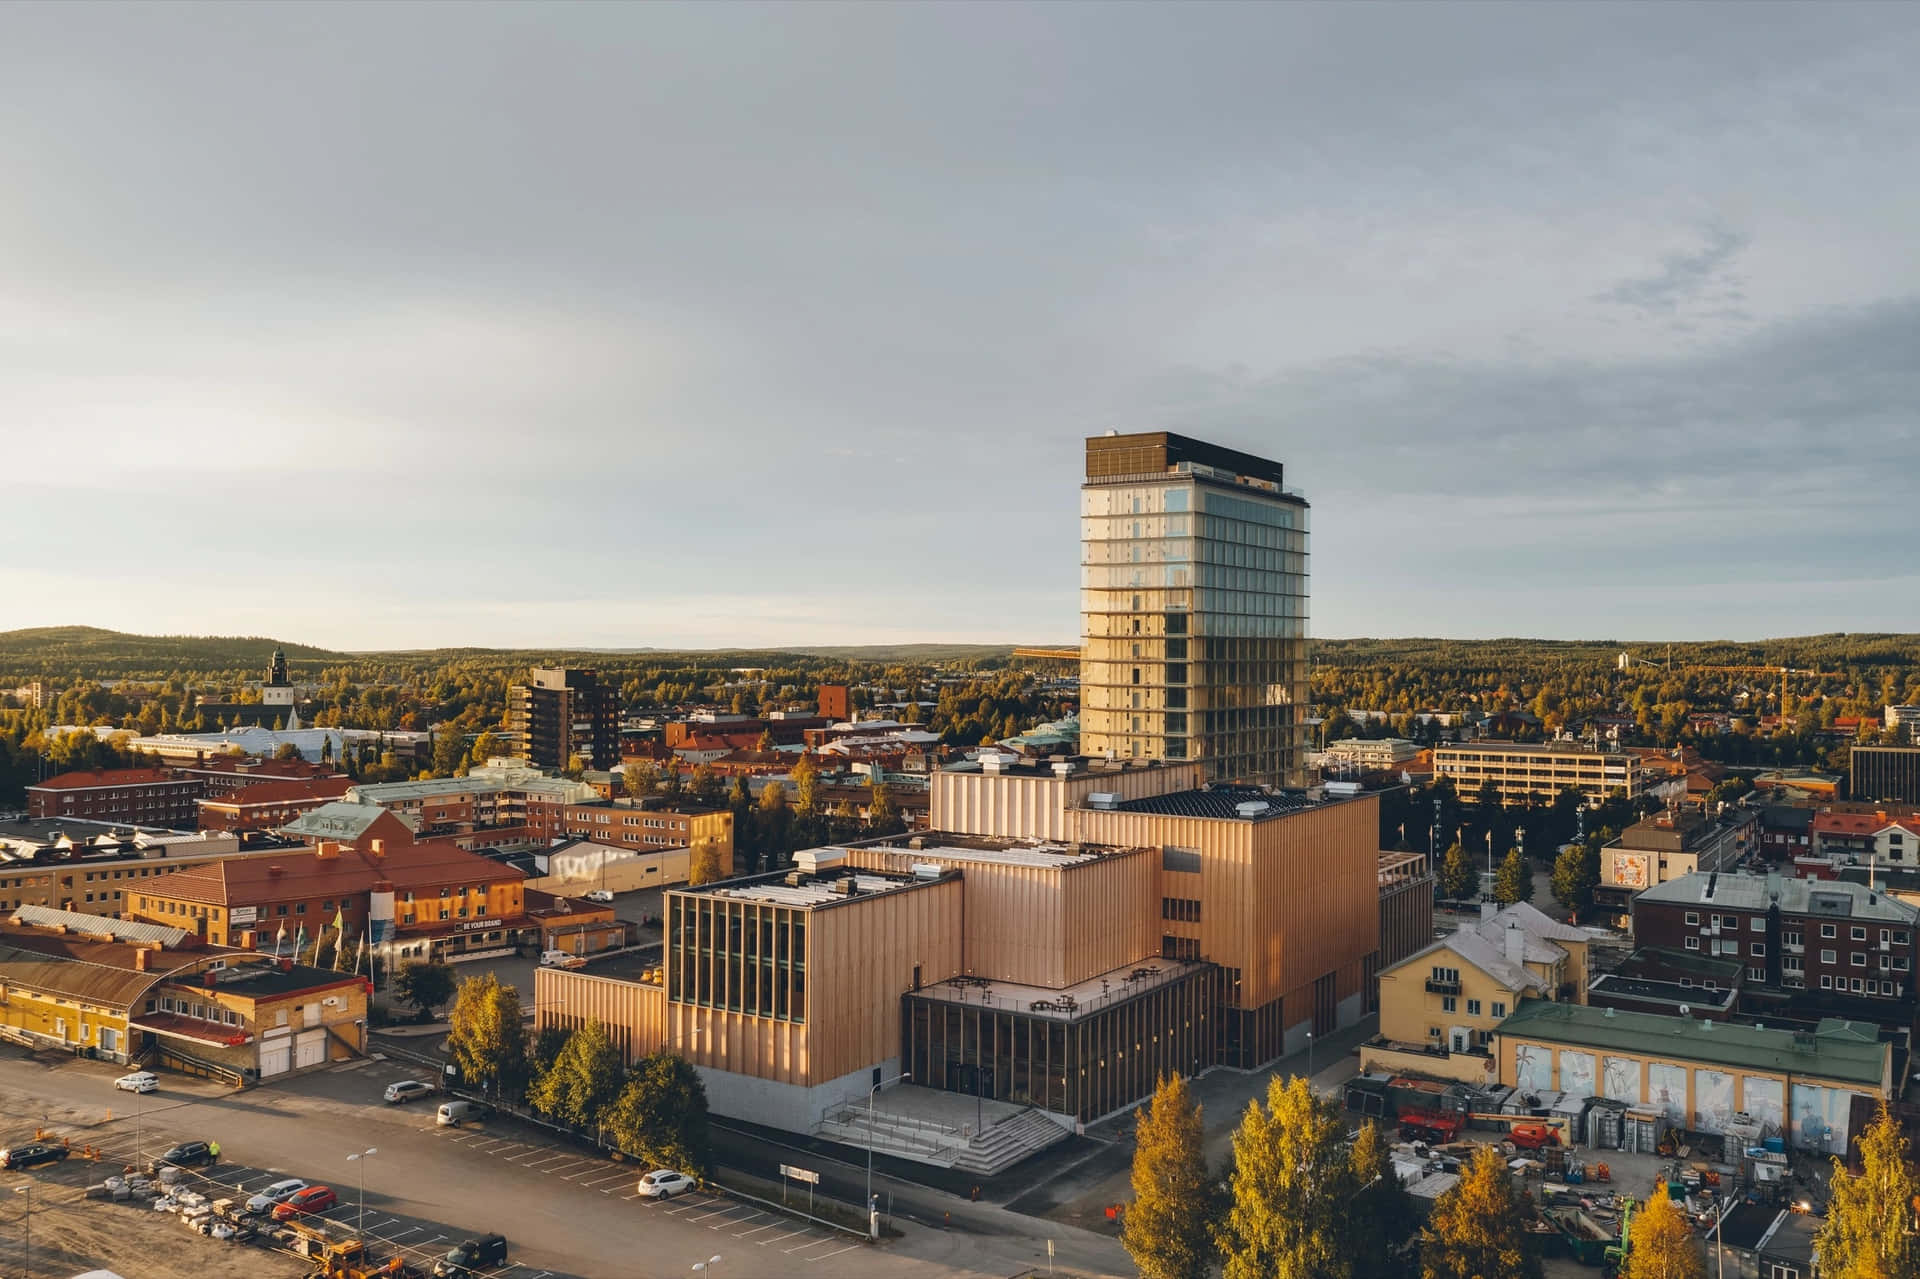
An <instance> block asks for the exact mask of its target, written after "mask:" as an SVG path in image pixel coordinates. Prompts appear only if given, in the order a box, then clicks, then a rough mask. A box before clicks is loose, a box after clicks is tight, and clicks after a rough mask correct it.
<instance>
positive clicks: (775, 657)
mask: <svg viewBox="0 0 1920 1279" xmlns="http://www.w3.org/2000/svg"><path fill="white" fill-rule="evenodd" d="M275 648H282V649H285V650H286V654H287V659H288V660H289V661H291V662H293V663H295V664H296V665H308V666H311V665H313V664H318V665H322V666H329V667H344V668H352V669H355V670H360V669H362V668H369V669H386V670H390V669H393V668H403V669H409V670H425V669H431V668H434V667H437V666H442V665H448V664H454V663H472V664H476V665H482V666H487V667H491V668H497V669H500V670H507V671H513V670H520V669H524V668H526V667H528V666H536V665H566V666H600V667H607V668H612V669H615V670H622V669H626V668H628V667H633V666H636V665H645V666H658V665H661V664H663V663H664V664H669V665H671V664H674V662H675V661H676V660H678V659H685V660H686V661H687V662H688V663H689V664H692V665H698V666H700V667H704V668H707V669H714V668H724V667H729V666H772V667H778V666H786V665H789V664H791V662H792V660H793V659H795V658H809V659H815V660H818V661H825V662H851V663H870V664H881V665H891V664H903V665H909V666H921V665H933V664H936V663H968V662H973V663H984V664H986V665H989V666H991V665H998V664H1004V661H1005V659H1006V657H1007V656H1008V654H1009V653H1010V652H1011V651H1012V647H1011V646H1010V645H1002V644H864V645H843V646H825V645H822V646H796V647H793V648H782V649H764V648H763V649H744V648H743V649H700V650H685V649H682V650H668V649H661V648H648V647H638V646H636V647H633V648H618V649H575V650H571V651H569V650H565V649H552V648H544V649H503V648H441V649H410V650H399V651H388V652H339V651H335V650H332V649H324V648H316V647H314V646H313V645H311V644H300V643H296V642H294V641H292V640H287V639H277V638H274V637H272V636H266V635H131V634H127V633H125V632H121V631H109V630H103V629H101V628H99V627H94V626H40V627H33V628H31V629H28V630H18V631H0V680H5V679H8V678H16V679H30V678H34V677H36V676H47V677H51V678H55V679H79V678H86V679H115V678H118V679H162V678H166V677H168V676H171V675H193V674H213V673H224V672H231V671H250V670H254V669H255V668H261V669H264V668H265V666H266V662H267V657H268V655H269V654H271V653H272V652H273V650H274V649H275Z"/></svg>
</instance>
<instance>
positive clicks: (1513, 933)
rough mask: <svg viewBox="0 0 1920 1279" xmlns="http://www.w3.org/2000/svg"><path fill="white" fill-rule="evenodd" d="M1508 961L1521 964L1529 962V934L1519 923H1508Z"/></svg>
mask: <svg viewBox="0 0 1920 1279" xmlns="http://www.w3.org/2000/svg"><path fill="white" fill-rule="evenodd" d="M1507 962H1509V963H1513V964H1521V965H1525V964H1526V962H1527V934H1526V930H1525V929H1523V928H1521V927H1520V925H1518V924H1513V923H1510V924H1508V925H1507Z"/></svg>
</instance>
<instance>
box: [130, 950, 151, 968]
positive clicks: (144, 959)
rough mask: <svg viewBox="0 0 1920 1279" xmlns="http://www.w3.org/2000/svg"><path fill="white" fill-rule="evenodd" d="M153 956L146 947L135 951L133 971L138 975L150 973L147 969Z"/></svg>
mask: <svg viewBox="0 0 1920 1279" xmlns="http://www.w3.org/2000/svg"><path fill="white" fill-rule="evenodd" d="M152 954H153V952H152V951H150V950H148V949H147V948H146V947H145V946H142V947H141V948H140V949H139V950H136V951H134V952H133V971H134V972H136V973H144V972H148V971H150V970H149V969H148V967H147V964H148V961H149V959H150V957H151V956H152Z"/></svg>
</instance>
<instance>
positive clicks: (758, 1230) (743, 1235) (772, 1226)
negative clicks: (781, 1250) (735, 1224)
mask: <svg viewBox="0 0 1920 1279" xmlns="http://www.w3.org/2000/svg"><path fill="white" fill-rule="evenodd" d="M786 1224H787V1223H786V1222H784V1221H781V1220H780V1219H778V1218H775V1219H774V1220H773V1221H770V1222H768V1223H767V1224H766V1225H764V1226H755V1227H754V1228H753V1229H752V1230H743V1231H741V1232H740V1233H739V1234H737V1235H735V1236H734V1238H735V1239H752V1238H753V1237H754V1236H755V1235H757V1234H762V1233H764V1232H766V1231H768V1230H778V1229H780V1227H782V1226H784V1225H786ZM759 1242H760V1243H761V1244H768V1243H771V1242H773V1241H772V1240H770V1239H762V1240H759Z"/></svg>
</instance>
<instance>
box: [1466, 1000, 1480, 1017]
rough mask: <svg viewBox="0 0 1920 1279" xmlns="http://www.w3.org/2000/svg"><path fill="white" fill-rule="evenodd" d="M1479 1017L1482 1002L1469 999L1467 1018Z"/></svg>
mask: <svg viewBox="0 0 1920 1279" xmlns="http://www.w3.org/2000/svg"><path fill="white" fill-rule="evenodd" d="M1479 1015H1480V1001H1479V1000H1477V999H1469V1000H1468V1001H1467V1016H1469V1017H1478V1016H1479Z"/></svg>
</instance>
